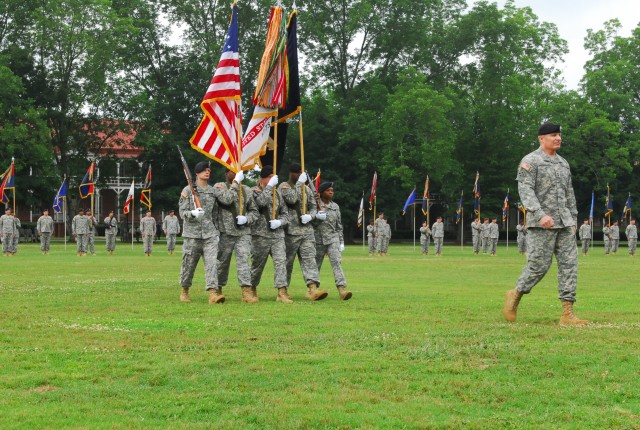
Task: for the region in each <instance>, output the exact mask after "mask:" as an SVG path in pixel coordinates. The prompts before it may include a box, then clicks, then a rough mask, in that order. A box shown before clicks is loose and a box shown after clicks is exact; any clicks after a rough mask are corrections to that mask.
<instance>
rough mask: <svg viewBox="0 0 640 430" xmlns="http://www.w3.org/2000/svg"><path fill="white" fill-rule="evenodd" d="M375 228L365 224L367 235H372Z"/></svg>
mask: <svg viewBox="0 0 640 430" xmlns="http://www.w3.org/2000/svg"><path fill="white" fill-rule="evenodd" d="M374 230H375V227H374V226H372V225H368V226H367V237H373V231H374Z"/></svg>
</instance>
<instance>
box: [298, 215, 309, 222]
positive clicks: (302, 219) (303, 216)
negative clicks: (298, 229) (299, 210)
mask: <svg viewBox="0 0 640 430" xmlns="http://www.w3.org/2000/svg"><path fill="white" fill-rule="evenodd" d="M309 221H311V215H309V214H302V215H300V222H301V223H302V224H306V223H308V222H309Z"/></svg>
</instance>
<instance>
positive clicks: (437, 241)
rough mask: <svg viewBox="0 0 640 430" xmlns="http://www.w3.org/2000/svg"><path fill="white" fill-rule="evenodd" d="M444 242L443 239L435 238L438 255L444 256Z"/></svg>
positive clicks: (434, 242)
mask: <svg viewBox="0 0 640 430" xmlns="http://www.w3.org/2000/svg"><path fill="white" fill-rule="evenodd" d="M442 242H444V238H443V237H434V238H433V245H434V246H435V247H436V254H442Z"/></svg>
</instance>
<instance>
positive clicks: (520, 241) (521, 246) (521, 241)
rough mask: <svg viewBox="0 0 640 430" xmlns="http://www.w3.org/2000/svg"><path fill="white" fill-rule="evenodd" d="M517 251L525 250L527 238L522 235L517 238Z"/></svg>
mask: <svg viewBox="0 0 640 430" xmlns="http://www.w3.org/2000/svg"><path fill="white" fill-rule="evenodd" d="M518 252H527V239H526V238H524V237H521V238H519V239H518Z"/></svg>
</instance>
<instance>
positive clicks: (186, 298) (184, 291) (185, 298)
mask: <svg viewBox="0 0 640 430" xmlns="http://www.w3.org/2000/svg"><path fill="white" fill-rule="evenodd" d="M180 301H181V302H184V303H191V297H189V289H188V288H184V287H183V288H182V292H181V293H180Z"/></svg>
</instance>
